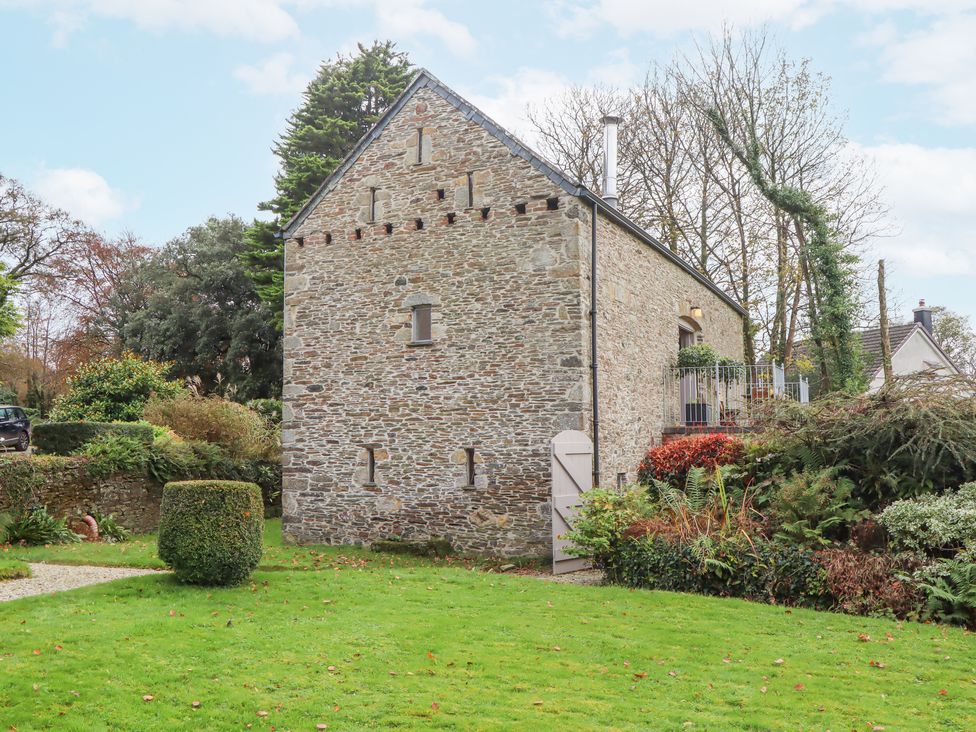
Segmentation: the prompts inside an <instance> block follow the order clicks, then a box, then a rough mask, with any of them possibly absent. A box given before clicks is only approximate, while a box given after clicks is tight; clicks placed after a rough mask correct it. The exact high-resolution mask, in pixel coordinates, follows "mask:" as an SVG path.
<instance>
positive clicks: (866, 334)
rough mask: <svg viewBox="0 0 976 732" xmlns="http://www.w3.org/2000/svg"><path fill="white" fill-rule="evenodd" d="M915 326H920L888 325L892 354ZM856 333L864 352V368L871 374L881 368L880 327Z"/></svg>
mask: <svg viewBox="0 0 976 732" xmlns="http://www.w3.org/2000/svg"><path fill="white" fill-rule="evenodd" d="M916 328H921V326H920V325H919V324H918V323H905V324H904V325H889V326H888V340H889V341H890V342H891V355H892V356H894V355H895V354H896V353H897V352H898V349H899V348H901V347H902V346H903V345H904V344H905V341H907V340H908V339H909V338H910V337H911V335H912V333H913V332H914V331H915V329H916ZM858 335H859V336H861V349H862V350H863V352H864V368H865V370H866V371H867V373H868V374H870V375H872V376H873V375H874V374H876V373H878V371H880V370H881V328H868V329H867V330H862V331H860V332H859V333H858Z"/></svg>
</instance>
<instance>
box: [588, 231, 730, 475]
mask: <svg viewBox="0 0 976 732" xmlns="http://www.w3.org/2000/svg"><path fill="white" fill-rule="evenodd" d="M590 220H591V219H590V218H589V217H587V218H586V220H585V224H584V231H583V237H584V240H585V244H584V245H582V246H583V249H582V262H581V265H580V266H581V269H582V273H583V281H584V293H583V304H584V307H585V308H586V309H587V310H588V309H589V302H590V297H589V295H590V264H589V263H590V249H589V241H590V238H589V237H590V225H589V224H590ZM597 292H598V301H597V312H598V316H597V317H598V321H597V338H598V343H597V351H598V354H599V361H598V364H599V399H600V456H601V466H600V467H601V476H600V478H601V482H602V483H603V484H604V485H614V484H615V482H616V478H617V474H618V473H625V474H626V480H627V481H630V482H633V481H635V480H636V478H637V465H638V464H639V463H640V460H641V458H643V457H644V454H645V453H646V452H647V449H648V448H649V447H650V446H651V445H652V444H654V443H656V442H659V441H660V439H661V434H662V429H663V428H664V427H665V424H664V377H663V375H664V369H665V366H667V365H670V364H672V363H673V362H674V360H675V359H676V358H677V355H678V321H679V318H681V317H682V316H684V317H689V316H690V309H691V308H692V307H693V306H700V307H701V308H702V317H701V319H700V320H699V321H698V325H699V326H700V328H701V334H702V336H703V339H704V342H705V343H708V344H711V345H712V346H714V348H715V349H716V350H717V351H718V353H719V355H721V356H729V357H732V358H736V359H740V360H741V359H742V352H743V344H742V319H741V316H740V315H739V313H738V312H736V310H735V309H733V308H732V307H731V306H730V305H728V304H727V303H726V302H725V301H723V300H722V299H721V298H720V297H719V296H718V295H716V294H715V293H714V292H713V291H712V290H711V289H709V288H708V287H706V286H705V285H703V284H702V283H700V282H699V281H698V280H696V279H695V278H694V277H692V276H691V275H690V274H688V273H687V272H686V271H684V270H682V269H681V268H680V267H679V266H678V265H676V264H675V263H673V262H671V261H670V260H668V259H667V258H666V257H665V256H664V255H663V254H661V253H659V252H656V251H654V250H653V249H651V248H650V247H649V246H648V245H647V244H645V243H643V242H642V241H641V240H639V239H638V238H637V237H636V236H634V235H633V234H631V233H629V232H628V231H626V230H624V229H622V228H620V227H619V226H615V225H614V224H613V223H612V222H610V221H609V220H608V219H607V218H605V217H604V216H602V215H601V216H600V218H599V220H598V222H597ZM587 357H589V348H587ZM589 403H590V402H589V400H587V407H589ZM590 414H591V412H590V411H589V409H587V414H586V418H587V419H588V420H589V419H590ZM586 429H587V433H588V434H590V436H591V437H592V429H591V426H590V425H589V424H588V425H587V428H586Z"/></svg>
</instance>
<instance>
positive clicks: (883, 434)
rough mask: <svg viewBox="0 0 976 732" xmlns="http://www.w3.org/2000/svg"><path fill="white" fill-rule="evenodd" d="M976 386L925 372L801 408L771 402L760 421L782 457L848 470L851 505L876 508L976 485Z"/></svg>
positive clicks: (969, 382)
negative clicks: (770, 432) (812, 459)
mask: <svg viewBox="0 0 976 732" xmlns="http://www.w3.org/2000/svg"><path fill="white" fill-rule="evenodd" d="M974 391H976V382H974V381H973V380H972V379H969V378H965V377H953V378H945V377H938V378H933V377H932V376H929V375H925V374H917V375H914V376H910V377H900V378H897V379H895V381H894V382H893V383H892V384H891V385H889V386H886V387H883V388H882V389H881V390H879V391H878V392H876V393H873V394H866V395H863V396H857V397H851V396H844V395H832V396H828V397H825V398H823V399H818V400H816V401H815V402H813V403H811V404H809V405H804V406H799V405H796V404H791V403H789V401H788V400H780V399H775V400H774V399H771V400H768V401H767V403H766V404H765V405H764V407H765V409H767V410H768V411H767V412H766V413H765V414H757V419H760V420H761V421H763V422H764V423H765V426H766V427H768V428H771V429H773V430H774V431H775V433H776V435H777V436H776V439H777V440H778V441H779V442H780V444H781V445H782V449H783V452H784V453H785V454H787V455H790V456H797V457H799V456H802V454H803V452H804V451H805V452H806V453H808V454H813V455H815V456H816V461H817V463H818V464H819V465H838V466H843V473H844V475H845V476H847V477H848V478H850V479H851V480H853V481H854V484H855V488H854V495H853V497H854V499H855V500H856V501H858V502H859V503H861V504H863V505H865V506H866V507H868V508H870V509H872V510H878V509H880V508H882V507H884V506H885V505H887V504H888V503H890V502H891V501H892V500H896V499H902V498H912V497H914V496H918V495H922V494H924V493H930V492H939V491H942V490H945V489H947V488H950V487H953V486H958V485H961V484H963V483H966V482H967V481H973V480H976V399H974V398H973V397H972V395H973V393H974Z"/></svg>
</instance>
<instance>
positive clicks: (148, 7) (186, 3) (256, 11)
mask: <svg viewBox="0 0 976 732" xmlns="http://www.w3.org/2000/svg"><path fill="white" fill-rule="evenodd" d="M5 4H8V5H10V4H12V5H21V6H27V7H33V8H39V9H42V10H43V9H48V10H50V11H51V12H50V16H49V20H50V22H51V23H52V24H53V25H54V34H53V37H52V39H51V40H52V43H53V44H54V45H55V46H63V45H64V44H65V43H66V42H67V40H68V37H69V36H70V35H71V34H72V33H74V32H76V31H78V30H79V29H80V28H81V27H83V26H84V25H85V22H86V21H87V20H88V19H89V18H90V17H97V18H110V19H114V20H126V21H130V22H132V23H134V24H135V25H136V26H137V27H138V28H141V29H142V30H150V31H166V30H172V29H176V30H184V31H190V30H201V31H206V32H208V33H213V34H215V35H218V36H226V37H236V38H245V39H247V40H252V41H265V42H268V43H274V42H278V41H282V40H284V39H286V38H289V37H292V36H296V35H298V24H297V23H296V22H295V19H294V18H292V16H291V15H290V14H289V13H288V12H287V11H286V10H285V9H284V8H283V7H282V5H283V2H282V0H6V3H5Z"/></svg>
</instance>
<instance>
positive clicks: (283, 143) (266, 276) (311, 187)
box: [244, 41, 411, 327]
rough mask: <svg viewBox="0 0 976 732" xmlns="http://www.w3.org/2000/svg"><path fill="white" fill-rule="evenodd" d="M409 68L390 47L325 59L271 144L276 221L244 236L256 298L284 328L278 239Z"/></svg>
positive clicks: (271, 207)
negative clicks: (276, 161)
mask: <svg viewBox="0 0 976 732" xmlns="http://www.w3.org/2000/svg"><path fill="white" fill-rule="evenodd" d="M410 74H411V66H410V63H409V61H408V60H407V57H406V54H404V53H401V52H399V51H397V50H396V47H395V45H394V43H393V42H392V41H376V42H374V43H373V45H371V46H369V47H366V46H363V45H361V44H360V45H359V50H358V52H357V53H356V54H354V55H352V56H349V57H341V56H340V57H338V58H336V59H335V60H334V61H327V62H325V63H323V64H322V66H321V67H320V68H319V71H318V74H317V75H316V77H315V78H314V79H313V80H312V81H311V82H310V83H309V85H308V87H307V88H306V89H305V92H304V94H303V95H302V104H301V106H299V108H298V109H297V110H296V111H295V112H294V113H293V114H292V116H291V118H290V119H289V120H288V125H287V128H286V130H285V132H284V133H283V134H282V135H281V137H280V138H279V139H278V141H277V142H276V143H275V145H274V148H273V150H274V153H275V155H276V156H277V157H278V159H279V161H280V166H281V167H280V169H279V172H278V175H277V176H276V177H275V191H276V193H275V196H274V198H272V199H271V200H270V201H265V202H264V203H261V204H259V206H258V208H259V209H260V210H262V211H270V212H271V213H273V214H274V216H275V218H274V220H273V221H255V222H254V223H253V225H252V226H251V227H249V229H248V231H247V234H246V242H247V246H246V251H245V254H244V261H245V264H246V266H247V269H248V274H249V276H250V277H251V279H252V280H253V281H254V283H255V285H256V286H257V288H258V292H259V293H260V295H261V298H262V299H263V300H264V301H265V302H267V303H268V305H269V306H270V307H271V308H272V310H273V311H274V313H275V316H276V319H277V321H278V325H279V327H281V321H282V310H283V292H284V289H283V285H284V247H283V244H284V242H283V241H282V240H281V239H280V238H276V234H277V232H278V230H279V229H280V227H281V226H283V225H284V224H286V223H287V222H288V220H289V219H290V218H291V217H292V216H294V215H295V214H296V213H297V212H298V211H299V210H300V209H301V207H302V206H303V205H304V204H305V202H306V201H307V200H308V199H309V197H310V196H311V195H312V194H313V193H314V192H315V190H316V189H317V188H318V187H319V185H321V183H322V181H324V180H325V179H326V178H327V177H328V176H329V175H330V174H331V173H332V171H334V170H335V169H336V167H338V165H339V163H340V162H342V160H343V158H344V157H345V156H346V155H347V154H348V153H349V151H350V150H352V148H353V146H354V145H355V144H356V142H357V141H358V140H359V138H361V137H362V136H363V135H364V134H366V132H367V131H368V130H369V129H370V128H371V127H372V126H373V125H374V124H375V123H376V121H377V120H378V119H379V118H380V117H381V116H382V115H383V113H384V112H386V110H387V109H388V108H389V107H390V105H391V104H392V103H393V101H394V100H395V99H396V98H397V96H398V95H399V94H400V92H402V91H403V89H404V88H405V87H406V85H407V83H408V82H409V80H410Z"/></svg>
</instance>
